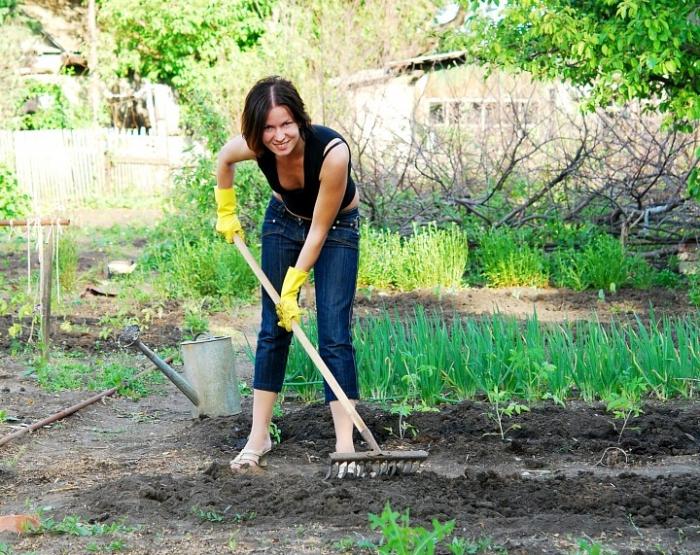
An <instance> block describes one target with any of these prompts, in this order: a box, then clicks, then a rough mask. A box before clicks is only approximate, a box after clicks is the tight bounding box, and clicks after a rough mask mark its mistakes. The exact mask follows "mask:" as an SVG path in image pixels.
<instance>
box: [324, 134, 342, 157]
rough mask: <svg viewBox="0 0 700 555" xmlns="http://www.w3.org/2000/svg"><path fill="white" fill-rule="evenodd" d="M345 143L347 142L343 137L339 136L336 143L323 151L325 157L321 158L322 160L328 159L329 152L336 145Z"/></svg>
mask: <svg viewBox="0 0 700 555" xmlns="http://www.w3.org/2000/svg"><path fill="white" fill-rule="evenodd" d="M344 144H345V142H344V141H343V140H342V139H340V138H339V139H338V140H337V141H336V142H335V143H333V144H332V145H331V146H329V147H328V148H327V149H326V152H324V153H323V157H322V158H321V160H325V159H326V156H328V153H329V152H330V151H331V150H333V149H334V148H335V147H337V146H338V145H344Z"/></svg>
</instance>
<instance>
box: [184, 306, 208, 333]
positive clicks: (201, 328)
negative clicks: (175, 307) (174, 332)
mask: <svg viewBox="0 0 700 555" xmlns="http://www.w3.org/2000/svg"><path fill="white" fill-rule="evenodd" d="M207 330H209V320H208V318H207V317H206V315H205V314H204V312H203V310H202V303H192V302H189V303H185V319H184V323H183V326H182V331H183V332H184V333H185V335H186V337H187V338H188V339H195V338H196V337H197V336H198V335H199V334H200V333H203V332H205V331H207Z"/></svg>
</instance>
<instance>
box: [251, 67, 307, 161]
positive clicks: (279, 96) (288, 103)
mask: <svg viewBox="0 0 700 555" xmlns="http://www.w3.org/2000/svg"><path fill="white" fill-rule="evenodd" d="M276 106H285V107H286V108H287V109H288V110H289V112H290V113H291V114H292V118H294V121H295V123H296V124H297V125H298V126H299V133H300V135H301V138H302V139H304V140H306V137H307V135H308V133H309V130H310V129H311V118H309V115H308V114H307V113H306V107H305V106H304V101H303V100H302V99H301V96H299V92H298V91H297V89H296V87H295V86H294V85H293V84H292V83H291V81H288V80H287V79H283V78H282V77H280V76H278V75H272V76H270V77H265V78H264V79H260V81H258V82H257V83H255V85H253V88H252V89H250V91H249V92H248V95H247V96H246V99H245V105H244V107H243V117H242V121H241V132H242V134H243V138H244V139H245V141H246V143H248V148H250V149H251V150H252V151H253V152H255V154H256V155H257V156H260V155H262V153H263V152H264V151H265V146H264V145H263V141H262V137H263V130H264V129H265V122H266V121H267V115H268V113H269V112H270V110H271V109H272V108H274V107H276Z"/></svg>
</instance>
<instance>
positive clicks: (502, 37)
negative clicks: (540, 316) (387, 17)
mask: <svg viewBox="0 0 700 555" xmlns="http://www.w3.org/2000/svg"><path fill="white" fill-rule="evenodd" d="M461 3H462V4H463V5H466V6H468V7H469V8H473V9H474V10H477V11H478V9H479V6H480V4H482V2H481V0H462V2H461ZM484 4H486V5H490V6H499V7H500V10H499V12H498V14H499V17H489V16H486V15H485V14H484V12H483V11H482V12H477V13H479V15H473V16H472V17H470V18H469V21H468V25H467V26H466V28H465V29H462V30H457V31H453V32H450V33H449V35H448V36H447V37H446V41H447V43H448V44H446V46H447V47H449V48H455V47H466V48H468V49H469V51H470V53H471V54H472V55H473V56H474V58H475V59H477V60H480V61H482V62H484V63H487V64H489V65H493V66H499V67H510V68H517V69H524V70H526V71H529V72H531V73H532V74H534V75H535V76H536V77H540V78H560V79H565V80H568V81H570V82H571V83H573V84H575V85H580V86H586V87H589V95H590V99H591V103H592V104H593V105H599V106H606V105H608V104H609V103H611V102H615V103H620V104H624V103H625V102H628V101H629V100H631V99H641V100H647V99H655V100H658V101H659V107H660V109H661V110H662V111H665V112H668V113H669V114H671V115H672V116H673V117H674V118H675V119H676V120H677V121H684V120H686V121H687V120H697V119H700V91H699V90H698V88H697V82H698V79H699V78H700V61H699V58H698V55H697V50H696V48H695V45H697V44H698V43H700V25H698V15H697V2H696V1H695V0H624V1H617V0H615V1H613V0H598V1H594V2H577V3H572V2H569V1H568V0H533V1H528V2H507V1H505V0H486V2H484ZM542 52H546V53H547V55H546V56H543V55H541V54H540V53H542Z"/></svg>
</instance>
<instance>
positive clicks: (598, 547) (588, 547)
mask: <svg viewBox="0 0 700 555" xmlns="http://www.w3.org/2000/svg"><path fill="white" fill-rule="evenodd" d="M571 555H617V551H615V550H613V549H608V548H606V547H605V546H603V545H602V544H600V543H597V542H594V541H592V540H587V539H585V538H580V539H579V540H578V541H577V542H576V547H575V548H574V550H573V551H572V552H571Z"/></svg>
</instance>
